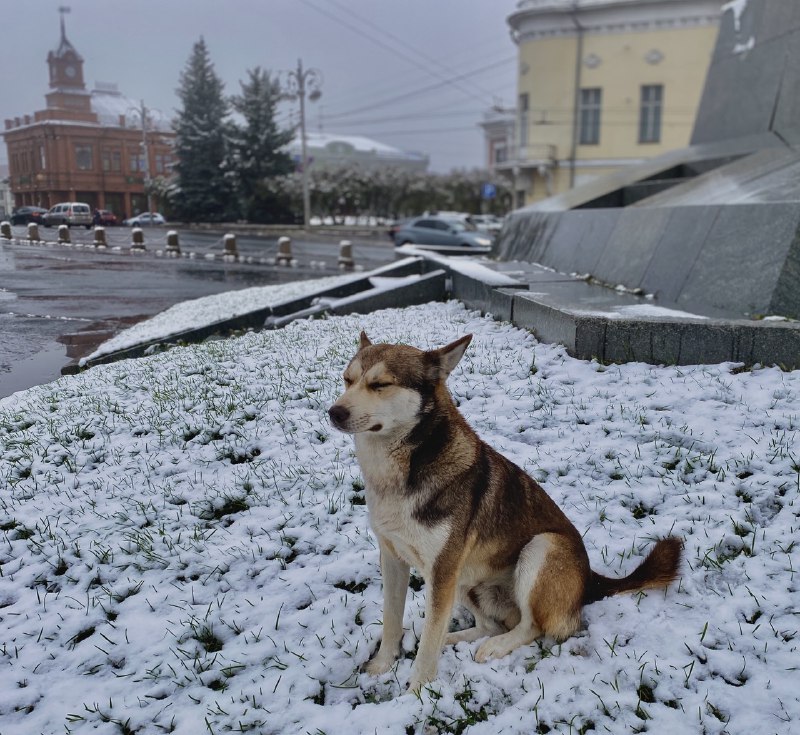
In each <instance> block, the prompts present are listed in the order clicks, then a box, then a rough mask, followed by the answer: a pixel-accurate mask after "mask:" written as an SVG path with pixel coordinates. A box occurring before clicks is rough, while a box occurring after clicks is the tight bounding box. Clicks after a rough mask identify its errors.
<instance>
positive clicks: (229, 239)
mask: <svg viewBox="0 0 800 735" xmlns="http://www.w3.org/2000/svg"><path fill="white" fill-rule="evenodd" d="M222 239H223V242H224V243H225V255H229V256H231V257H233V258H235V257H236V256H237V255H239V249H238V248H237V247H236V235H234V234H233V233H231V232H229V233H228V234H226V235H225V236H224V237H223V238H222Z"/></svg>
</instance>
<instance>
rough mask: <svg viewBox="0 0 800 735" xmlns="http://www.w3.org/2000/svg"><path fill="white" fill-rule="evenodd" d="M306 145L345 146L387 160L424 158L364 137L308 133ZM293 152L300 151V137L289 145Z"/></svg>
mask: <svg viewBox="0 0 800 735" xmlns="http://www.w3.org/2000/svg"><path fill="white" fill-rule="evenodd" d="M306 144H307V145H308V147H309V148H329V147H331V146H336V145H337V144H344V145H346V146H349V147H352V148H353V149H354V150H356V151H358V152H360V153H375V154H376V155H378V156H385V157H387V158H413V159H418V158H424V155H423V154H421V153H414V152H410V151H403V150H400V149H399V148H395V147H394V146H391V145H387V144H386V143H380V142H379V141H377V140H373V139H372V138H367V137H365V136H363V135H340V134H338V133H307V134H306ZM289 147H290V148H292V149H293V150H295V149H297V150H300V147H301V140H300V136H297V137H295V138H294V139H293V140H292V142H291V143H290V144H289Z"/></svg>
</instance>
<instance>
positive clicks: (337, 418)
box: [328, 405, 350, 426]
mask: <svg viewBox="0 0 800 735" xmlns="http://www.w3.org/2000/svg"><path fill="white" fill-rule="evenodd" d="M328 416H330V417H331V421H332V422H333V423H334V424H336V425H337V426H340V425H341V424H343V423H344V422H345V421H347V419H349V418H350V411H348V410H347V409H346V408H345V407H344V406H336V405H334V406H331V407H330V408H329V409H328Z"/></svg>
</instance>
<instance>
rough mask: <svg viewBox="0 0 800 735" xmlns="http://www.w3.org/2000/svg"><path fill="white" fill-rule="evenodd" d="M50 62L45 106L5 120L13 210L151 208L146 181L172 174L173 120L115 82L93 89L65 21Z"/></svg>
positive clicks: (121, 211) (128, 212)
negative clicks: (72, 205)
mask: <svg viewBox="0 0 800 735" xmlns="http://www.w3.org/2000/svg"><path fill="white" fill-rule="evenodd" d="M47 65H48V68H49V73H50V91H49V92H48V93H47V94H46V95H45V100H46V107H45V109H43V110H39V111H37V112H34V113H33V114H32V115H24V116H22V117H17V118H14V119H13V120H6V121H5V131H4V132H3V137H4V138H5V141H6V146H7V148H8V165H9V180H10V187H11V193H12V197H13V202H14V206H17V207H19V206H23V205H26V204H28V205H36V206H41V207H51V206H53V205H54V204H57V203H58V202H64V201H79V202H87V203H88V204H89V205H90V206H91V207H92V208H97V209H110V210H112V211H113V212H114V213H115V214H117V215H118V216H120V215H121V216H122V217H126V216H131V215H132V214H134V213H137V212H140V211H145V210H147V196H146V193H145V182H146V181H147V179H148V177H150V178H156V177H161V176H168V175H169V173H170V169H171V164H172V161H173V153H172V142H173V139H174V134H173V133H172V132H171V127H170V122H169V120H168V119H166V118H165V117H163V116H161V115H159V114H157V113H155V112H154V111H152V110H147V109H146V108H145V107H144V104H143V103H141V102H137V101H135V100H132V99H130V98H127V97H125V96H123V95H122V94H120V93H119V92H118V91H117V89H116V86H115V85H111V84H98V85H96V87H97V88H96V89H94V90H92V91H89V90H87V89H86V85H85V83H84V77H83V58H81V56H80V54H79V53H78V52H77V51H76V50H75V48H74V47H73V45H72V44H71V43H70V42H69V41H68V40H67V36H66V32H65V28H64V18H63V16H62V18H61V42H60V43H59V45H58V48H56V49H55V50H54V51H51V52H50V53H49V54H48V56H47ZM143 121H144V125H143ZM153 204H154V207H153V208H154V209H155V208H157V205H158V202H157V200H156V201H155V202H153Z"/></svg>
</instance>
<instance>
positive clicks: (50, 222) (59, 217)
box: [43, 202, 92, 230]
mask: <svg viewBox="0 0 800 735" xmlns="http://www.w3.org/2000/svg"><path fill="white" fill-rule="evenodd" d="M43 224H44V226H45V227H54V226H55V227H57V226H58V225H66V226H67V227H72V226H73V225H83V226H84V227H85V228H86V229H87V230H88V229H89V228H90V227H91V226H92V210H91V207H89V205H88V204H86V203H84V202H61V203H60V204H56V205H55V206H54V207H50V209H49V210H48V211H47V214H45V215H44V217H43Z"/></svg>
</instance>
